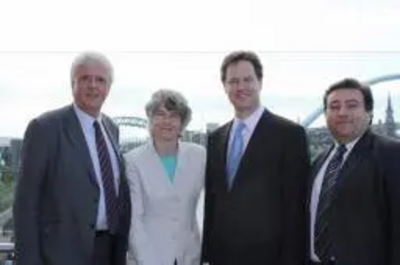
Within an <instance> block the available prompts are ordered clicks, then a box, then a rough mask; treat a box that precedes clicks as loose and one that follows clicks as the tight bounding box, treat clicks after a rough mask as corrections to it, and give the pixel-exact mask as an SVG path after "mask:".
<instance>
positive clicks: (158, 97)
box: [146, 89, 192, 129]
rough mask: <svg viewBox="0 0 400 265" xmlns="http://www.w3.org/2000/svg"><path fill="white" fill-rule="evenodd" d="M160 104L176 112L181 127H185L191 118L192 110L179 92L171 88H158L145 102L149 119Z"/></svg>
mask: <svg viewBox="0 0 400 265" xmlns="http://www.w3.org/2000/svg"><path fill="white" fill-rule="evenodd" d="M161 106H164V107H165V108H166V109H167V110H168V111H171V112H175V113H177V114H178V115H179V117H180V118H181V122H182V129H184V128H186V126H187V125H188V124H189V122H190V120H191V118H192V110H191V109H190V107H189V105H188V102H187V100H186V98H185V97H184V96H183V95H182V94H181V93H179V92H177V91H175V90H171V89H160V90H158V91H156V92H155V93H153V95H152V96H151V99H150V101H149V102H148V103H147V104H146V115H147V118H148V119H149V120H151V119H152V117H153V116H154V114H155V113H156V111H157V110H158V109H159V108H160V107H161Z"/></svg>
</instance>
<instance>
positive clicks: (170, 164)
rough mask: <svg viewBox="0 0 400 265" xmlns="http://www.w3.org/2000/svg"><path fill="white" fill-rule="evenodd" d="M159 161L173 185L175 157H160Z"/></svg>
mask: <svg viewBox="0 0 400 265" xmlns="http://www.w3.org/2000/svg"><path fill="white" fill-rule="evenodd" d="M161 161H162V163H163V165H164V168H165V170H166V171H167V175H168V178H169V180H170V181H171V183H174V179H175V169H176V156H162V157H161Z"/></svg>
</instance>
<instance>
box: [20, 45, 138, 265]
mask: <svg viewBox="0 0 400 265" xmlns="http://www.w3.org/2000/svg"><path fill="white" fill-rule="evenodd" d="M112 80H113V68H112V66H111V64H110V62H109V61H108V59H107V58H106V57H105V56H103V55H102V54H99V53H83V54H81V55H79V56H78V57H77V58H76V59H75V61H74V62H73V64H72V68H71V85H72V92H73V98H74V102H73V104H71V105H69V106H66V107H63V108H60V109H57V110H53V111H50V112H47V113H45V114H43V115H41V116H39V117H38V118H35V119H33V120H32V121H31V122H30V123H29V125H28V127H27V130H26V132H25V137H24V143H23V148H22V156H21V157H22V160H21V171H20V175H19V179H18V183H17V189H16V195H15V203H14V222H15V253H16V263H17V264H18V265H50V264H51V265H71V264H74V265H111V264H112V265H124V264H125V263H126V249H127V235H128V232H129V224H130V199H129V188H128V185H127V182H126V178H125V174H124V168H123V165H122V159H121V156H120V154H119V152H118V128H117V126H116V125H115V124H114V123H113V122H112V121H111V119H110V118H109V117H107V116H106V115H104V114H102V113H101V107H102V105H103V103H104V101H105V99H106V98H107V95H108V93H109V91H110V87H111V84H112Z"/></svg>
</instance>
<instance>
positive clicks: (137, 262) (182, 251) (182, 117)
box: [125, 89, 206, 265]
mask: <svg viewBox="0 0 400 265" xmlns="http://www.w3.org/2000/svg"><path fill="white" fill-rule="evenodd" d="M146 114H147V117H148V119H149V131H150V136H151V139H150V141H149V142H148V143H147V144H145V145H143V146H140V147H138V148H136V149H134V150H132V151H130V152H128V153H127V154H126V156H125V161H126V170H127V177H128V181H129V185H130V189H131V200H132V223H131V231H130V243H129V252H128V265H173V264H177V265H198V264H200V248H201V244H200V233H199V228H198V224H197V219H196V208H197V204H198V201H199V196H200V192H201V190H202V188H203V184H204V169H205V161H206V151H205V149H204V148H203V147H202V146H200V145H197V144H193V143H185V142H181V141H179V138H180V135H181V133H182V132H183V130H184V128H185V127H186V126H187V124H188V123H189V121H190V118H191V110H190V108H189V106H188V105H187V101H186V99H185V98H184V97H183V96H182V95H181V94H180V93H178V92H176V91H173V90H166V89H163V90H159V91H157V92H156V93H154V94H153V96H152V98H151V100H150V102H149V103H148V104H147V105H146Z"/></svg>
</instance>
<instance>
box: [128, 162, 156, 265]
mask: <svg viewBox="0 0 400 265" xmlns="http://www.w3.org/2000/svg"><path fill="white" fill-rule="evenodd" d="M125 161H126V174H127V175H126V176H127V179H128V184H129V188H130V193H131V205H132V217H131V228H130V232H129V247H128V264H135V265H158V264H162V262H161V260H159V258H158V253H157V251H156V249H155V248H154V245H153V243H152V240H151V238H150V237H149V235H148V234H147V232H146V228H145V226H144V223H143V217H144V208H143V195H142V184H141V180H140V172H139V170H138V168H137V166H136V164H135V161H134V159H131V158H130V157H129V156H126V157H125Z"/></svg>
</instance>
